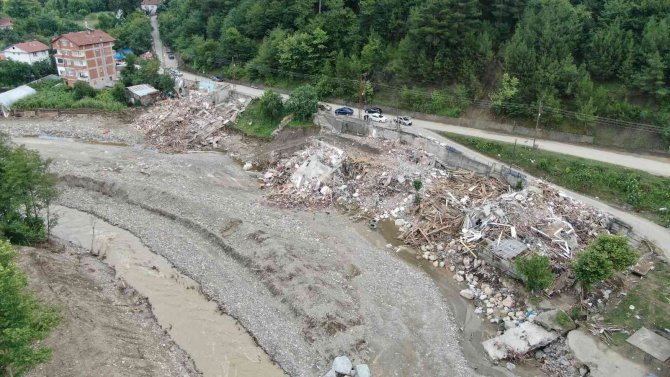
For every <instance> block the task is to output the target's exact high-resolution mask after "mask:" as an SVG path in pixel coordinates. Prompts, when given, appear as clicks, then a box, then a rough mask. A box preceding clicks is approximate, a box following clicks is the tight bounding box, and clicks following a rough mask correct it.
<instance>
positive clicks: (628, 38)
mask: <svg viewBox="0 0 670 377" xmlns="http://www.w3.org/2000/svg"><path fill="white" fill-rule="evenodd" d="M587 61H588V67H589V71H590V72H591V73H593V75H594V76H596V77H598V78H600V79H604V80H608V79H612V78H615V77H621V78H628V77H629V76H630V75H631V71H632V69H633V64H634V63H635V40H634V36H633V33H632V32H631V31H630V30H625V29H624V28H623V25H622V22H621V21H620V20H618V19H617V20H615V21H614V22H612V23H611V24H609V25H606V26H604V27H601V28H599V29H597V30H596V31H595V33H593V35H592V36H591V41H590V42H589V45H588V49H587Z"/></svg>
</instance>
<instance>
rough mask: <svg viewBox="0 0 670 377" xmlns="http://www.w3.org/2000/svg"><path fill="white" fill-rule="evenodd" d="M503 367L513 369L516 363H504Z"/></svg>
mask: <svg viewBox="0 0 670 377" xmlns="http://www.w3.org/2000/svg"><path fill="white" fill-rule="evenodd" d="M505 368H507V370H514V368H516V365H514V364H512V363H507V364H505Z"/></svg>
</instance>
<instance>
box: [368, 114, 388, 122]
mask: <svg viewBox="0 0 670 377" xmlns="http://www.w3.org/2000/svg"><path fill="white" fill-rule="evenodd" d="M368 118H369V119H370V120H371V121H373V122H380V123H386V117H385V116H383V115H380V114H376V113H375V114H368Z"/></svg>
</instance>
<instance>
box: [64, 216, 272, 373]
mask: <svg viewBox="0 0 670 377" xmlns="http://www.w3.org/2000/svg"><path fill="white" fill-rule="evenodd" d="M54 213H55V214H56V215H57V216H58V218H59V223H58V225H57V226H56V227H55V228H54V230H53V234H54V235H55V236H57V237H59V238H60V239H62V240H67V241H69V242H72V243H74V244H76V245H78V246H80V247H86V248H88V249H90V250H92V253H93V254H95V255H100V256H101V257H102V258H104V260H105V262H106V263H108V264H109V265H110V266H112V267H113V268H114V269H115V271H116V276H117V277H118V278H120V279H123V280H124V281H125V282H127V283H128V284H130V285H131V286H132V287H133V288H134V289H135V290H137V291H138V292H139V293H140V294H141V295H142V296H145V297H146V298H147V299H148V301H149V303H150V304H151V308H152V311H153V313H154V315H155V316H156V319H157V320H158V323H159V324H160V326H161V327H162V328H164V329H166V330H167V332H168V334H169V335H170V336H171V337H172V339H174V341H175V342H176V343H177V345H179V347H181V348H182V349H183V350H185V351H186V352H187V353H188V354H189V355H190V356H191V358H192V359H193V361H194V362H195V365H196V367H197V368H198V370H200V371H202V373H203V375H204V376H206V377H207V376H212V377H224V376H238V377H253V376H268V377H273V376H285V374H284V372H283V371H282V370H281V368H279V367H278V366H277V365H276V364H274V363H273V362H271V361H270V359H269V357H268V356H267V354H265V352H263V350H262V349H260V348H259V347H258V346H257V345H256V343H255V341H254V340H253V339H252V338H251V336H250V335H249V334H247V332H246V331H244V329H242V327H241V326H240V325H239V323H238V322H237V321H235V320H234V319H233V318H231V317H229V316H227V315H224V314H222V313H221V312H220V310H219V308H218V305H217V304H216V303H215V302H213V301H210V300H208V299H207V298H206V297H205V296H203V295H202V294H201V293H200V286H199V285H198V283H196V282H195V281H193V280H192V279H190V278H188V277H186V276H184V275H182V274H181V273H179V271H177V270H175V269H174V268H173V267H172V265H171V264H170V263H169V262H168V261H167V260H165V258H163V257H161V256H159V255H157V254H154V253H152V252H151V251H150V250H149V249H148V248H147V247H146V246H144V245H143V244H142V242H141V241H140V240H139V239H138V238H137V237H135V236H134V235H132V234H130V233H129V232H128V231H125V230H123V229H120V228H118V227H115V226H112V225H110V224H109V223H107V222H104V221H102V220H99V219H97V218H95V217H93V216H91V215H89V214H86V213H84V212H80V211H77V210H73V209H69V208H66V207H60V206H56V207H55V208H54Z"/></svg>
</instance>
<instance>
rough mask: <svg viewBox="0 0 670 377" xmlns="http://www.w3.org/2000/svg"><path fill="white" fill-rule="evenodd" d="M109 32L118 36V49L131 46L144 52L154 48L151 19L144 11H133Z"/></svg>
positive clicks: (135, 50)
mask: <svg viewBox="0 0 670 377" xmlns="http://www.w3.org/2000/svg"><path fill="white" fill-rule="evenodd" d="M109 33H110V34H111V35H112V36H113V37H114V38H116V44H115V47H116V49H117V50H121V49H125V48H130V49H132V50H133V51H134V52H136V53H144V52H146V51H149V50H151V48H152V43H153V42H152V38H151V21H150V20H149V17H147V16H146V15H145V14H143V13H140V12H134V13H131V14H130V15H129V16H128V17H127V18H126V19H125V20H124V21H123V22H122V23H120V24H117V26H116V27H114V28H113V29H111V30H109Z"/></svg>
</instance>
